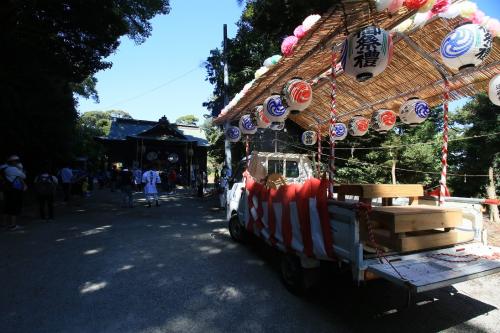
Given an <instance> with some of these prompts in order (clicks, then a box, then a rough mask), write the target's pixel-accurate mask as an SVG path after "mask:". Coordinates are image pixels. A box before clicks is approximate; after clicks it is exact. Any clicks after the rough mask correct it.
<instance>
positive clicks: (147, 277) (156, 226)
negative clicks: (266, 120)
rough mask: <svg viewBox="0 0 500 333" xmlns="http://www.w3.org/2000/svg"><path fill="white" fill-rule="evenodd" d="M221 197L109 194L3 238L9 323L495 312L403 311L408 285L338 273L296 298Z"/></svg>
mask: <svg viewBox="0 0 500 333" xmlns="http://www.w3.org/2000/svg"><path fill="white" fill-rule="evenodd" d="M137 199H139V198H137ZM215 204H216V202H215V199H210V198H209V199H198V198H193V197H191V196H189V195H188V194H183V193H180V194H178V195H175V196H165V197H163V198H162V206H161V207H158V208H156V207H152V208H146V207H144V206H143V205H144V203H143V202H139V206H138V207H136V208H133V209H123V208H120V207H119V197H118V196H116V195H114V196H111V195H110V194H109V193H107V192H106V193H100V194H98V195H97V196H96V197H94V198H91V199H90V200H88V201H81V202H75V203H74V204H73V205H72V206H69V207H64V208H63V207H61V208H60V212H59V216H60V218H59V219H58V221H57V222H55V223H51V224H40V223H34V222H31V223H29V224H28V225H27V227H26V228H25V229H24V230H23V231H21V232H16V233H5V232H4V233H2V234H0V251H1V253H2V256H1V257H0V272H2V273H1V274H0V283H1V285H2V288H0V327H2V329H1V331H2V332H164V331H166V332H264V331H273V332H301V331H302V332H332V331H335V332H338V331H370V332H373V331H383V332H396V331H397V332H401V331H402V332H429V331H432V332H434V331H441V330H445V329H449V328H456V329H458V330H471V331H481V330H483V327H482V326H481V325H478V324H477V323H476V321H474V320H473V321H471V322H469V320H470V319H473V318H477V317H478V316H481V315H484V314H488V313H490V312H491V313H492V315H494V316H497V317H498V310H496V307H495V306H493V305H489V304H487V303H483V302H481V301H479V300H478V299H474V298H473V297H469V296H466V295H464V294H461V293H458V292H457V290H456V289H454V288H453V287H451V288H446V289H441V290H438V291H435V292H430V293H425V294H423V295H420V296H419V297H418V300H417V302H418V305H417V306H415V307H413V308H410V309H405V308H404V304H405V297H406V294H405V291H404V290H402V289H399V288H396V287H394V286H392V285H390V284H389V283H386V282H385V281H374V282H373V283H370V284H369V285H367V286H364V287H362V288H355V287H353V286H352V284H351V282H350V280H349V278H348V277H346V276H345V275H342V274H340V275H337V274H333V273H331V272H329V271H327V273H326V274H325V275H324V276H323V281H322V283H321V285H320V287H319V288H318V290H317V291H316V292H315V293H313V294H312V295H311V296H310V297H308V298H298V297H296V296H294V295H291V294H289V293H288V292H287V291H286V290H285V288H284V287H283V286H282V285H281V283H280V281H279V276H278V271H277V268H278V265H277V258H278V256H277V253H276V252H274V251H273V250H272V249H270V248H267V247H263V246H261V244H260V243H259V242H258V241H252V242H251V243H250V244H249V245H247V246H242V245H240V244H236V243H234V242H232V241H231V239H230V237H229V234H228V232H227V229H226V222H225V221H224V219H223V217H224V216H223V215H224V214H223V212H220V211H217V210H216V209H212V208H213V206H214V205H215ZM28 222H29V221H28ZM492 283H495V284H496V285H498V284H499V282H498V279H497V280H494V282H492Z"/></svg>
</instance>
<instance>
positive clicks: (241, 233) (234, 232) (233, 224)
mask: <svg viewBox="0 0 500 333" xmlns="http://www.w3.org/2000/svg"><path fill="white" fill-rule="evenodd" d="M228 229H229V234H230V235H231V238H232V239H233V240H234V241H236V242H238V243H243V242H244V241H245V239H246V230H245V228H244V227H243V226H242V225H241V224H240V221H239V220H238V215H233V216H231V219H229V226H228Z"/></svg>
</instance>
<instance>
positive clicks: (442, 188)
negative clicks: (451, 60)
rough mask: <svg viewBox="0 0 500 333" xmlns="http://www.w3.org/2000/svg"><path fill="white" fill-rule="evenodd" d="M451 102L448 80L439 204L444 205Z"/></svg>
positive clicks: (446, 81)
mask: <svg viewBox="0 0 500 333" xmlns="http://www.w3.org/2000/svg"><path fill="white" fill-rule="evenodd" d="M449 100H450V83H449V82H448V80H445V81H444V95H443V111H444V112H443V148H442V157H441V165H442V169H441V179H440V180H439V187H440V189H439V204H440V205H442V204H443V203H444V200H445V197H447V196H449V195H450V193H449V192H448V188H447V186H446V178H447V172H448V102H449Z"/></svg>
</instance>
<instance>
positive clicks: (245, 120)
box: [238, 114, 257, 135]
mask: <svg viewBox="0 0 500 333" xmlns="http://www.w3.org/2000/svg"><path fill="white" fill-rule="evenodd" d="M238 127H239V128H240V131H241V134H245V135H252V134H255V132H257V125H256V124H255V123H254V122H253V120H252V117H251V116H250V115H249V114H246V115H244V116H242V117H241V118H240V122H239V126H238Z"/></svg>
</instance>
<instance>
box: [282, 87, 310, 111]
mask: <svg viewBox="0 0 500 333" xmlns="http://www.w3.org/2000/svg"><path fill="white" fill-rule="evenodd" d="M283 97H284V99H285V103H286V106H287V107H288V109H289V110H290V112H291V113H298V112H300V111H302V110H305V109H307V108H308V107H309V105H310V104H311V102H312V88H311V86H310V85H309V83H307V82H306V81H304V80H301V79H292V80H290V81H288V82H287V83H286V84H285V86H284V87H283Z"/></svg>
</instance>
